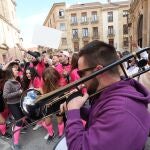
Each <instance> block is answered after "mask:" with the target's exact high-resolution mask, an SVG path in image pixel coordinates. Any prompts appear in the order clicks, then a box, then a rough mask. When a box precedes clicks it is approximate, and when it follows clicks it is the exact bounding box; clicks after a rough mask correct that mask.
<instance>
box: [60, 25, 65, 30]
mask: <svg viewBox="0 0 150 150" xmlns="http://www.w3.org/2000/svg"><path fill="white" fill-rule="evenodd" d="M60 30H61V31H65V30H66V26H65V23H60Z"/></svg>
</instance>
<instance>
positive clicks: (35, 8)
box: [16, 0, 123, 47]
mask: <svg viewBox="0 0 150 150" xmlns="http://www.w3.org/2000/svg"><path fill="white" fill-rule="evenodd" d="M96 1H99V2H101V3H105V2H107V0H86V2H96ZM111 1H112V2H114V1H123V0H111ZM16 2H17V7H16V15H17V20H18V27H19V29H20V31H21V34H20V37H21V38H23V46H24V47H32V46H33V45H32V44H31V43H32V35H33V31H34V27H35V26H36V25H42V24H43V22H44V20H45V18H46V17H47V15H48V12H49V10H50V9H51V7H52V5H53V3H58V2H64V1H63V0H16ZM65 2H66V3H67V4H77V3H85V0H66V1H65Z"/></svg>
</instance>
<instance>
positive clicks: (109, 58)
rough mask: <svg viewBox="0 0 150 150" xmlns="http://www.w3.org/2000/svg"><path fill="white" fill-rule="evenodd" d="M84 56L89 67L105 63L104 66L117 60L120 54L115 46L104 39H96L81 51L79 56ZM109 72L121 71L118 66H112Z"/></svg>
mask: <svg viewBox="0 0 150 150" xmlns="http://www.w3.org/2000/svg"><path fill="white" fill-rule="evenodd" d="M81 56H83V57H84V59H85V63H87V64H88V66H89V67H94V66H95V67H96V66H97V65H103V66H104V67H105V66H107V65H109V64H111V63H113V62H115V61H117V60H118V56H117V52H116V50H115V48H114V47H113V46H112V45H110V44H107V43H105V42H102V41H98V40H94V41H92V42H90V43H88V44H87V45H85V46H84V47H83V48H82V49H81V50H80V51H79V57H81ZM108 72H109V73H115V74H116V73H119V70H118V66H116V67H113V68H111V69H110V70H109V71H108Z"/></svg>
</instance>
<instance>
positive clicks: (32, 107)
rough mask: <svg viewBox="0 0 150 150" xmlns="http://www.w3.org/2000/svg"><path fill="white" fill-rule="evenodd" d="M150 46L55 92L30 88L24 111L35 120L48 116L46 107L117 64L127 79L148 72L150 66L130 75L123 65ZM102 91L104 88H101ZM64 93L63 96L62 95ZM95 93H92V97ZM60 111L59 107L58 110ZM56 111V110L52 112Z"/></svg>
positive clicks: (24, 94) (23, 97)
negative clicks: (43, 92)
mask: <svg viewBox="0 0 150 150" xmlns="http://www.w3.org/2000/svg"><path fill="white" fill-rule="evenodd" d="M149 50H150V47H147V48H144V49H141V50H140V51H138V52H133V53H131V54H129V55H127V56H125V57H123V58H121V59H120V60H117V61H115V62H113V63H112V64H110V65H108V66H106V67H104V68H102V69H101V70H97V71H95V72H93V73H92V74H90V75H88V76H85V77H83V78H81V79H79V80H77V81H75V82H73V83H70V84H68V85H66V86H65V87H62V88H59V89H57V90H55V91H53V92H50V93H47V94H44V95H41V93H40V92H39V91H37V90H35V89H29V90H27V91H25V92H24V93H23V95H22V97H21V104H20V105H21V108H22V111H23V112H24V114H25V115H26V116H28V117H29V118H31V119H33V120H38V119H39V120H41V119H42V118H44V117H46V115H45V113H44V112H45V109H46V108H47V107H53V105H54V104H57V103H58V104H60V103H63V102H65V100H66V98H67V97H68V96H69V95H71V94H72V92H70V89H73V88H76V89H78V88H77V87H78V86H79V85H82V84H83V83H84V82H86V81H88V80H90V79H92V78H94V77H96V76H97V75H99V74H102V73H104V72H106V71H108V70H109V69H111V68H112V67H115V66H120V67H121V69H122V71H123V73H124V77H125V79H128V78H134V77H137V76H140V75H141V74H143V73H145V72H147V71H149V70H150V66H149V67H148V68H147V69H144V70H143V69H140V71H139V72H138V73H136V74H134V75H132V76H128V74H127V73H126V70H125V69H124V67H123V63H124V62H126V61H128V60H130V59H131V58H136V57H137V56H138V55H140V54H141V53H143V52H145V51H149ZM139 63H141V64H142V65H141V64H140V67H141V68H142V67H144V66H145V65H146V64H147V63H144V64H143V62H140V60H139ZM101 91H102V90H101ZM101 91H97V93H96V94H98V93H100V92H101ZM62 95H63V96H62ZM92 96H93V95H90V97H92ZM57 111H59V108H58V110H57ZM53 113H56V112H52V114H53Z"/></svg>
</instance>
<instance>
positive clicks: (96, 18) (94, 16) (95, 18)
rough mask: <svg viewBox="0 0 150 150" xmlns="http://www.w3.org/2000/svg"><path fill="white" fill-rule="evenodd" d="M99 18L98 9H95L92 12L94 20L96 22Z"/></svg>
mask: <svg viewBox="0 0 150 150" xmlns="http://www.w3.org/2000/svg"><path fill="white" fill-rule="evenodd" d="M97 20H98V17H97V11H93V12H92V22H95V21H97Z"/></svg>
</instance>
